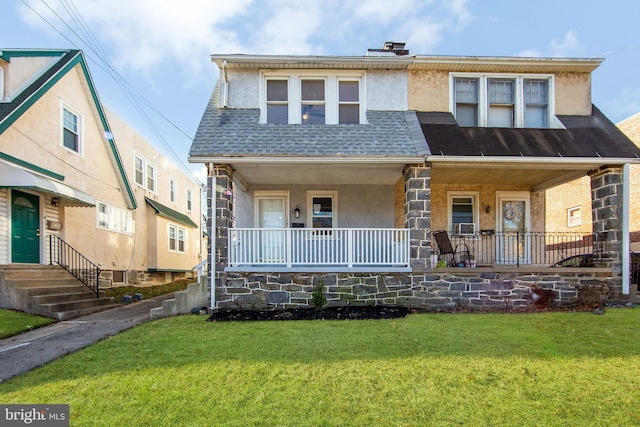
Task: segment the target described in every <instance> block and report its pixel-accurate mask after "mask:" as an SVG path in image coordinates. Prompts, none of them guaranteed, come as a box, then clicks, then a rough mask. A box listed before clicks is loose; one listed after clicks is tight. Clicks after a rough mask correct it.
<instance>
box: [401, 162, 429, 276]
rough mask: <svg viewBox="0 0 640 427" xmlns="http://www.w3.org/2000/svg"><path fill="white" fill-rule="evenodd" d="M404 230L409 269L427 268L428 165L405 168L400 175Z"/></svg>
mask: <svg viewBox="0 0 640 427" xmlns="http://www.w3.org/2000/svg"><path fill="white" fill-rule="evenodd" d="M403 175H404V191H405V227H406V228H408V229H409V239H410V256H411V268H412V269H413V270H414V271H425V270H428V269H430V268H431V264H430V258H431V253H432V246H431V164H428V163H423V164H414V165H407V166H405V168H404V171H403Z"/></svg>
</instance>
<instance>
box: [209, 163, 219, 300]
mask: <svg viewBox="0 0 640 427" xmlns="http://www.w3.org/2000/svg"><path fill="white" fill-rule="evenodd" d="M213 168H214V164H213V163H209V167H208V170H209V175H213V176H212V177H211V229H210V230H209V248H211V249H210V253H209V257H210V259H211V264H210V265H209V283H211V288H210V289H211V290H210V293H211V307H209V308H210V309H211V310H215V309H216V247H217V240H218V236H217V234H218V233H217V232H216V229H217V226H216V215H217V211H218V209H217V200H216V185H217V180H216V176H215V174H214V169H213Z"/></svg>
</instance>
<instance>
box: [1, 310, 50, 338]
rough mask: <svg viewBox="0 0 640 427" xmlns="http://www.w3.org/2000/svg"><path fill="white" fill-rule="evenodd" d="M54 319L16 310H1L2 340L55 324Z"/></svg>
mask: <svg viewBox="0 0 640 427" xmlns="http://www.w3.org/2000/svg"><path fill="white" fill-rule="evenodd" d="M54 322H55V320H54V319H50V318H48V317H42V316H35V315H33V314H26V313H22V312H20V311H15V310H0V339H2V338H7V337H10V336H13V335H17V334H21V333H22V332H26V331H30V330H32V329H35V328H39V327H41V326H45V325H50V324H51V323H54Z"/></svg>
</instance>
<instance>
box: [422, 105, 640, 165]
mask: <svg viewBox="0 0 640 427" xmlns="http://www.w3.org/2000/svg"><path fill="white" fill-rule="evenodd" d="M417 116H418V120H419V121H420V125H421V127H422V131H423V133H424V136H425V138H426V140H427V144H428V145H429V148H430V150H431V152H432V157H438V156H443V157H447V156H454V157H457V156H468V157H471V158H473V157H485V156H491V157H530V158H548V159H551V158H556V159H562V158H567V157H569V158H571V157H573V158H595V159H601V160H602V161H603V162H605V161H606V159H617V160H620V159H623V160H624V159H627V160H631V159H633V160H636V159H639V158H640V149H639V148H638V147H636V146H635V145H634V144H633V143H632V142H631V141H630V140H629V139H628V138H627V137H626V136H625V135H624V134H623V133H622V132H621V131H620V130H619V129H618V128H617V127H616V126H615V125H614V124H613V123H612V122H611V121H610V120H609V119H607V118H606V117H605V116H604V114H602V113H601V112H600V110H598V109H597V108H596V107H595V106H593V107H592V114H591V115H590V116H557V117H558V119H559V120H560V121H561V122H562V124H563V125H564V126H565V127H566V129H530V128H492V127H460V126H458V123H457V122H456V119H455V117H454V116H453V114H452V113H443V112H418V113H417Z"/></svg>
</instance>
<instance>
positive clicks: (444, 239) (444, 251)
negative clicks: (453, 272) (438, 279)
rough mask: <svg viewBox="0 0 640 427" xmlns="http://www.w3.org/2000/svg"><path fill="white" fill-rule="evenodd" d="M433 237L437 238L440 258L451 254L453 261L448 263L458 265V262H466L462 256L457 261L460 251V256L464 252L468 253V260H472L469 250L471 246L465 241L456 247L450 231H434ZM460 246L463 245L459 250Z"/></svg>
mask: <svg viewBox="0 0 640 427" xmlns="http://www.w3.org/2000/svg"><path fill="white" fill-rule="evenodd" d="M433 238H434V239H436V244H437V245H438V252H440V253H439V254H438V259H442V257H443V256H444V255H450V256H451V262H449V263H448V265H450V266H453V267H457V266H458V262H464V258H460V259H459V260H458V261H456V259H457V255H458V253H460V256H462V255H463V254H467V261H469V262H471V254H470V251H469V246H468V245H467V244H466V243H464V242H463V243H459V244H457V245H456V247H455V249H454V247H453V245H452V244H451V240H450V239H449V233H447V232H446V231H444V230H443V231H434V232H433ZM460 247H461V249H460V252H458V248H460Z"/></svg>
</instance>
